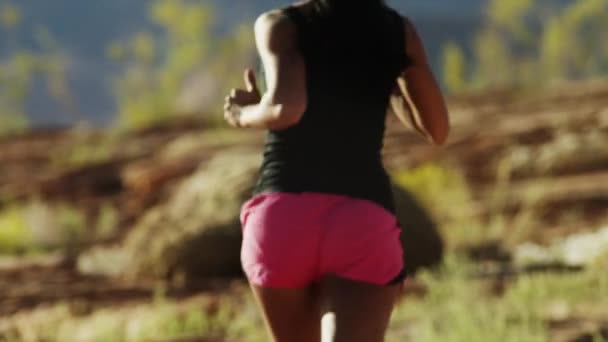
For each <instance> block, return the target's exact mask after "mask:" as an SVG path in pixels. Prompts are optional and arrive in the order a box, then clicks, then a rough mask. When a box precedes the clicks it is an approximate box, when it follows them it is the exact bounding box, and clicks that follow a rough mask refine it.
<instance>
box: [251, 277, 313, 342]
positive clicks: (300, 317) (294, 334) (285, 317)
mask: <svg viewBox="0 0 608 342" xmlns="http://www.w3.org/2000/svg"><path fill="white" fill-rule="evenodd" d="M252 289H253V293H254V295H255V297H256V300H257V302H258V304H259V305H260V307H261V308H262V312H263V314H264V320H265V322H266V326H267V328H268V330H269V331H270V334H271V335H272V337H273V340H274V341H276V342H319V341H320V340H321V315H322V313H321V301H320V293H319V290H318V288H317V287H315V286H311V287H307V288H299V289H276V288H266V287H259V286H255V285H252Z"/></svg>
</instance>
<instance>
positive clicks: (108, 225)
mask: <svg viewBox="0 0 608 342" xmlns="http://www.w3.org/2000/svg"><path fill="white" fill-rule="evenodd" d="M118 221H119V213H118V211H117V210H116V208H115V207H114V206H113V205H111V204H104V205H103V206H102V207H101V209H100V211H99V214H98V216H97V223H96V225H95V235H96V237H98V238H101V239H105V238H108V237H111V236H112V235H113V234H114V232H116V229H117V228H118V223H119V222H118Z"/></svg>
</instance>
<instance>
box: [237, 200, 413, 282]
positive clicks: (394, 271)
mask: <svg viewBox="0 0 608 342" xmlns="http://www.w3.org/2000/svg"><path fill="white" fill-rule="evenodd" d="M240 218H241V224H242V227H243V245H242V249H241V262H242V266H243V270H244V271H245V274H246V275H247V278H248V279H249V281H250V282H251V283H253V284H255V285H258V286H264V287H278V288H283V287H287V288H297V287H303V286H306V285H309V284H311V283H315V282H318V281H319V280H320V279H321V277H323V276H324V275H328V274H332V275H335V276H339V277H342V278H346V279H350V280H354V281H360V282H366V283H372V284H377V285H386V284H388V283H389V282H391V281H392V280H393V279H395V278H396V277H398V275H399V274H401V272H402V270H403V250H402V247H401V242H400V240H399V234H400V232H401V229H400V228H399V226H398V225H397V220H396V218H395V216H394V215H393V214H392V213H391V212H389V211H388V210H386V209H385V208H383V207H381V206H380V205H377V204H375V203H373V202H371V201H367V200H364V199H356V198H351V197H346V196H341V195H333V194H323V193H313V192H304V193H284V192H268V193H262V194H258V195H256V196H254V197H253V198H251V199H250V200H248V201H247V202H245V203H244V204H243V206H242V210H241V216H240Z"/></svg>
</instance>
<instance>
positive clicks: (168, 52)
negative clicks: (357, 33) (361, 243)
mask: <svg viewBox="0 0 608 342" xmlns="http://www.w3.org/2000/svg"><path fill="white" fill-rule="evenodd" d="M287 4H289V1H278V0H264V1H262V0H258V1H247V0H230V1H226V0H225V1H212V0H208V1H205V0H129V1H124V0H104V1H79V0H53V1H43V0H0V341H264V340H265V339H266V337H265V335H264V331H263V330H262V320H261V317H260V316H259V314H258V313H257V310H256V308H255V306H254V303H253V299H252V298H251V296H250V295H249V293H248V289H247V284H246V282H245V281H244V280H243V278H242V275H241V272H240V264H239V255H238V251H239V245H240V225H239V221H238V212H239V209H240V206H241V204H242V203H243V202H244V201H245V200H246V199H247V198H248V196H250V194H251V189H252V186H253V183H254V181H255V177H256V173H257V168H258V166H259V163H260V152H261V147H262V144H263V142H264V135H263V132H254V131H237V130H233V129H229V128H228V127H227V126H226V125H225V124H224V123H223V120H222V113H221V108H222V102H223V97H224V94H225V93H226V92H227V91H228V90H229V89H230V88H232V87H238V86H240V85H241V83H242V70H243V69H244V68H245V67H248V66H252V67H254V68H256V69H259V61H258V58H257V56H256V54H255V50H254V45H253V33H252V26H253V21H254V20H255V18H256V16H257V15H259V14H260V13H261V12H263V11H266V10H269V9H271V8H276V7H280V6H285V5H287ZM389 4H390V5H392V6H394V7H395V8H396V9H398V10H399V11H400V12H401V13H402V14H404V15H407V16H408V17H410V18H411V19H412V21H413V22H414V23H415V24H416V26H417V28H418V30H419V32H420V34H421V36H422V38H423V40H424V43H425V45H426V48H427V53H428V55H429V59H430V60H431V63H432V65H433V69H434V71H435V74H436V76H437V78H438V79H439V81H440V83H441V85H442V88H443V89H444V92H445V94H446V96H447V97H448V104H449V109H450V115H451V121H452V126H453V128H452V135H451V137H450V140H449V143H448V144H447V146H445V147H442V148H437V147H433V146H430V145H428V144H427V143H426V142H424V141H423V140H422V139H420V138H419V137H418V136H417V135H416V134H415V133H414V132H413V131H412V130H409V129H407V128H405V127H402V126H401V125H400V124H399V123H398V121H397V120H396V119H395V118H394V117H393V116H389V117H388V119H387V135H386V141H385V148H384V157H385V163H386V166H387V168H388V170H389V172H390V173H391V176H392V178H393V180H394V190H395V195H396V198H397V202H398V214H399V219H400V222H401V224H402V226H403V232H404V233H403V239H402V240H403V244H404V248H405V253H406V255H405V260H406V264H407V267H408V270H409V271H410V274H411V277H410V278H409V279H408V280H407V282H406V284H405V292H404V296H403V298H402V299H401V300H400V303H399V305H398V307H397V309H396V311H395V314H394V316H393V320H392V322H391V326H390V329H389V336H388V340H389V341H603V340H608V148H607V146H608V78H607V77H608V40H606V34H607V33H608V0H542V1H540V0H538V1H537V0H510V1H504V0H503V1H501V0H460V1H449V0H435V1H423V0H410V1H408V0H393V1H389Z"/></svg>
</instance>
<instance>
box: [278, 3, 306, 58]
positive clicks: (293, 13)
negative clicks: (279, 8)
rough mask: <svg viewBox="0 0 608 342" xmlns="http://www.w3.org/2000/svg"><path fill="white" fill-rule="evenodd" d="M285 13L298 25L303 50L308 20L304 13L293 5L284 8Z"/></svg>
mask: <svg viewBox="0 0 608 342" xmlns="http://www.w3.org/2000/svg"><path fill="white" fill-rule="evenodd" d="M283 13H284V14H285V15H286V16H287V17H288V18H289V19H290V20H291V21H292V22H293V23H294V24H295V25H296V31H297V39H298V46H299V47H300V50H303V48H304V45H303V43H304V40H303V28H304V26H305V21H306V18H305V17H304V14H302V12H300V10H299V9H298V8H296V7H295V6H293V5H291V6H287V7H285V8H283Z"/></svg>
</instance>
